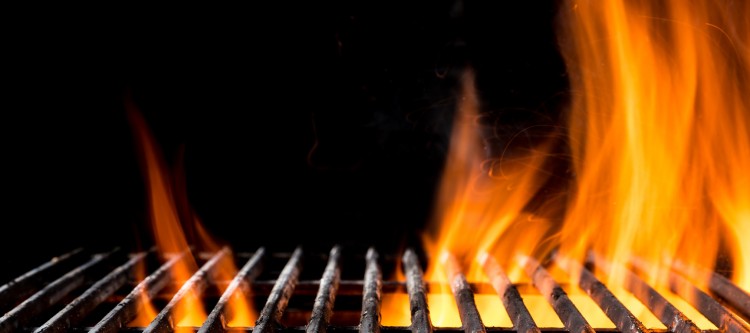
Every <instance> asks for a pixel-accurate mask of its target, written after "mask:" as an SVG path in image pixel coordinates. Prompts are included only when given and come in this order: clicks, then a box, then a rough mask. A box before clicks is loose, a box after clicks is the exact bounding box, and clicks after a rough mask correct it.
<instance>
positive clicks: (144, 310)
mask: <svg viewBox="0 0 750 333" xmlns="http://www.w3.org/2000/svg"><path fill="white" fill-rule="evenodd" d="M133 271H134V276H135V278H136V281H143V280H144V279H146V262H145V261H144V260H141V261H139V262H138V263H137V264H136V265H135V269H134V270H133ZM138 298H139V299H140V301H139V302H140V303H139V304H140V306H139V309H138V311H136V314H135V318H133V320H131V321H130V322H129V323H128V326H132V327H146V326H148V324H149V323H151V321H152V320H154V318H156V315H157V314H158V311H156V308H154V305H153V304H151V299H150V298H149V296H148V290H146V289H145V288H143V289H141V291H140V293H139V294H138Z"/></svg>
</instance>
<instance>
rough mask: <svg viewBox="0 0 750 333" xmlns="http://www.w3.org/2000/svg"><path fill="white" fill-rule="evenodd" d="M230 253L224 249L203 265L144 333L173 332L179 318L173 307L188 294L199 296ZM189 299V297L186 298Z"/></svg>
mask: <svg viewBox="0 0 750 333" xmlns="http://www.w3.org/2000/svg"><path fill="white" fill-rule="evenodd" d="M230 255H231V252H230V251H229V248H227V247H224V248H222V249H221V250H220V251H219V252H217V253H216V254H215V255H214V256H213V257H212V258H211V260H209V261H208V262H206V263H205V264H203V266H201V268H200V269H199V270H198V271H197V272H195V274H193V276H191V277H190V279H188V280H187V282H185V283H184V284H183V285H182V287H180V290H178V291H177V293H175V294H174V296H172V299H171V300H170V301H169V303H167V306H165V307H164V309H162V310H161V312H159V314H158V315H157V316H156V318H155V319H154V320H153V321H152V322H151V324H149V325H148V327H146V329H145V330H143V332H144V333H152V332H153V333H161V332H172V331H174V328H175V325H176V322H177V320H178V319H179V318H174V309H175V307H176V306H177V305H178V304H179V303H180V302H182V300H183V299H184V298H185V297H186V296H188V295H189V294H190V293H194V295H195V296H199V295H200V294H202V293H203V290H205V289H206V286H207V285H208V281H207V277H208V276H209V274H211V271H213V270H214V268H215V267H216V265H217V264H218V263H219V261H221V260H222V259H224V258H225V257H226V256H230ZM188 297H189V296H188Z"/></svg>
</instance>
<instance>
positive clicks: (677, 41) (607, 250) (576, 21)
mask: <svg viewBox="0 0 750 333" xmlns="http://www.w3.org/2000/svg"><path fill="white" fill-rule="evenodd" d="M567 6H568V7H569V12H568V13H567V14H568V15H567V16H566V17H565V29H566V31H565V33H564V37H563V38H562V39H561V42H562V44H563V45H564V46H566V47H564V49H563V54H564V55H565V57H566V62H567V65H568V69H569V72H570V76H571V78H572V82H571V84H572V88H573V91H574V95H573V100H572V107H571V113H570V141H571V142H572V145H571V149H572V152H573V161H574V164H575V169H576V174H577V175H578V180H577V183H576V197H575V199H574V200H573V202H572V203H571V204H570V207H569V213H568V216H567V218H566V221H565V225H564V228H563V231H562V240H561V241H562V244H561V245H562V247H563V249H565V251H566V253H568V254H569V255H573V256H578V258H581V259H582V258H583V256H584V255H585V252H586V251H587V250H588V249H589V248H593V249H594V250H595V251H596V252H598V253H600V254H601V255H604V256H605V257H606V258H607V260H609V261H611V262H616V263H625V262H626V261H627V260H628V259H629V258H630V257H631V256H638V257H640V258H642V259H644V260H646V261H648V262H651V263H653V264H654V265H652V266H651V267H653V269H652V270H650V271H649V272H647V274H646V275H647V278H648V280H649V282H650V283H652V284H663V283H664V282H665V279H666V274H667V273H668V269H669V267H670V266H671V263H672V262H673V261H674V260H678V259H679V260H680V261H682V262H685V263H688V265H690V266H692V267H696V268H698V267H701V268H710V269H712V268H713V267H714V265H715V260H716V257H717V254H718V252H719V251H720V250H722V249H721V248H720V244H721V241H722V240H727V241H730V242H731V244H732V245H733V247H734V248H733V249H732V252H731V253H732V256H733V257H734V258H735V259H736V260H735V272H736V276H735V278H736V281H738V282H739V283H740V284H741V285H743V286H744V287H745V288H747V285H746V284H745V282H742V279H744V278H745V277H744V276H745V275H743V274H746V273H743V272H745V271H746V270H747V268H745V267H747V263H746V261H747V256H748V254H749V253H750V246H748V245H747V244H748V242H746V241H745V242H744V243H743V242H742V241H740V239H741V237H746V235H748V234H750V232H749V231H748V230H749V229H748V225H749V224H748V222H747V219H746V218H747V216H748V214H747V212H748V211H750V208H749V207H750V186H748V185H749V184H750V176H748V173H747V171H746V170H750V136H748V132H747V129H748V121H750V112H749V111H750V104H749V103H748V100H747V91H748V88H750V86H749V85H748V80H749V79H750V62H748V60H749V59H750V58H749V57H748V44H747V41H748V38H750V33H749V32H750V31H749V30H748V24H747V23H746V22H745V21H747V18H746V16H747V13H748V12H750V11H749V10H750V6H748V5H747V3H745V2H737V3H734V2H732V3H722V2H714V1H688V2H687V3H686V2H685V1H570V2H569V3H568V4H567ZM723 229H728V230H730V231H732V232H734V236H732V235H722V234H721V231H722V230H723ZM742 232H744V234H742V236H740V235H741V234H740V233H742ZM743 266H744V267H743ZM610 273H611V274H608V277H609V283H610V284H612V285H622V282H623V281H622V279H623V276H624V275H622V274H617V273H616V272H610ZM706 282H707V280H706V279H705V277H704V278H703V279H699V280H696V283H698V284H699V285H700V286H701V287H705V285H706V284H705V283H706Z"/></svg>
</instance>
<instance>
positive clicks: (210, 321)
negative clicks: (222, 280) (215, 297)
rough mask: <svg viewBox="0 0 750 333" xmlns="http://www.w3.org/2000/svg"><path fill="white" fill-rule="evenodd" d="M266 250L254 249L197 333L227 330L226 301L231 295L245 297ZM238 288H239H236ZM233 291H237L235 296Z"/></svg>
mask: <svg viewBox="0 0 750 333" xmlns="http://www.w3.org/2000/svg"><path fill="white" fill-rule="evenodd" d="M265 253H266V250H265V249H264V248H262V247H261V248H259V249H258V251H255V254H254V255H253V256H252V258H250V260H248V261H247V263H246V264H245V266H243V267H242V269H240V271H239V273H237V275H236V276H235V277H234V279H232V282H231V283H229V286H228V287H227V289H226V290H224V294H222V295H221V298H220V299H219V302H218V303H216V306H214V309H213V310H211V313H210V314H209V315H208V318H206V322H205V323H203V326H202V327H201V328H200V330H199V331H198V333H215V332H226V330H227V321H228V320H227V318H226V313H225V309H226V306H227V303H229V300H230V299H231V298H232V297H247V295H248V294H249V293H250V285H249V284H250V283H251V282H252V281H253V280H255V278H256V277H257V276H258V274H260V271H261V269H262V268H263V267H262V264H261V260H262V259H263V256H264V255H265ZM238 289H239V290H238ZM235 293H239V294H238V295H237V296H235Z"/></svg>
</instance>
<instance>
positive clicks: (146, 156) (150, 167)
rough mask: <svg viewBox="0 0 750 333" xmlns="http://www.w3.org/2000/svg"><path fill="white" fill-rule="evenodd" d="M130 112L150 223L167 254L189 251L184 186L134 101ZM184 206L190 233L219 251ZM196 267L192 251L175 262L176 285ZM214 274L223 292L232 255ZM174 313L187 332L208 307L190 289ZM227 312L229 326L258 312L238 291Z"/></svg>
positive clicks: (248, 321)
mask: <svg viewBox="0 0 750 333" xmlns="http://www.w3.org/2000/svg"><path fill="white" fill-rule="evenodd" d="M129 116H130V120H131V123H132V125H133V129H134V133H135V137H136V139H137V141H138V143H139V147H140V148H141V150H142V155H143V163H144V167H145V168H144V169H145V170H146V172H145V176H146V181H147V183H148V194H149V204H150V208H151V209H150V213H151V226H152V228H153V234H154V238H155V241H156V243H157V246H158V249H159V250H160V251H162V252H164V253H165V254H177V253H183V252H190V251H191V249H190V247H189V246H188V241H187V239H186V237H185V230H183V224H182V223H181V221H180V215H179V214H178V207H177V205H176V204H175V202H180V203H183V205H186V204H187V198H186V193H185V192H184V186H182V187H180V188H181V189H183V191H182V193H175V192H174V189H175V188H176V186H175V184H174V183H173V182H171V181H170V178H169V177H168V175H169V173H168V171H167V168H166V164H165V163H164V161H163V160H162V159H161V154H160V152H159V151H158V147H157V146H156V144H155V141H154V139H153V137H152V136H151V134H150V133H149V131H148V129H147V126H146V122H145V120H144V119H143V117H142V116H141V115H140V113H139V112H138V111H137V110H136V109H135V107H134V106H132V105H129ZM177 185H181V184H177ZM177 199H181V200H177ZM181 208H183V212H184V211H188V212H189V213H190V214H186V215H189V216H190V217H191V218H192V220H193V221H192V222H193V223H192V225H189V226H190V227H192V229H190V230H191V231H195V232H194V233H191V234H195V235H196V236H197V241H198V242H199V244H200V245H201V248H202V249H204V250H206V251H210V252H214V253H216V252H218V251H219V250H220V249H221V247H220V246H219V245H218V244H217V243H216V242H215V241H214V240H213V239H212V237H211V236H210V235H209V234H208V232H206V230H205V228H204V227H203V225H202V224H201V222H200V220H199V219H198V218H197V217H195V216H192V215H194V214H192V212H190V210H189V207H181ZM197 267H198V266H197V263H196V261H195V258H193V257H192V256H190V255H186V256H185V257H184V260H180V261H178V262H177V263H176V264H175V265H173V266H172V269H171V276H172V279H173V280H174V282H175V285H178V286H181V285H183V284H184V283H185V282H187V280H189V279H190V277H191V276H192V275H193V274H194V273H195V272H196V271H197ZM213 274H214V277H215V278H216V280H217V281H220V283H218V284H217V285H218V287H219V289H220V290H219V291H220V292H222V293H223V292H224V290H225V289H226V288H227V286H228V282H229V281H231V280H232V278H233V277H234V276H235V275H236V274H237V267H236V266H235V263H234V260H233V258H232V256H225V257H224V258H223V259H222V260H220V261H219V262H218V263H217V265H216V267H215V268H214V272H213ZM145 297H146V296H145V295H144V298H145ZM144 303H145V304H147V307H150V308H151V309H153V305H151V303H150V301H149V302H144ZM174 315H175V318H176V326H177V327H176V328H175V330H176V331H181V330H184V331H185V332H188V331H189V332H192V330H193V327H199V326H201V325H202V324H203V322H204V321H205V320H206V311H205V308H204V306H203V302H202V300H201V297H200V295H199V294H198V293H197V291H196V290H189V291H188V292H187V293H186V294H185V296H184V297H183V299H182V301H180V302H179V303H178V304H177V306H176V307H175V309H174ZM143 316H144V318H143V319H142V320H145V319H146V318H147V317H149V316H150V317H151V319H153V317H155V315H153V316H152V315H151V314H150V312H149V314H144V315H143ZM226 316H227V318H228V322H227V324H228V325H229V326H242V327H248V326H252V325H253V323H254V321H255V319H256V316H257V315H256V313H255V311H254V309H253V308H252V306H250V303H249V300H248V299H247V297H245V296H244V295H241V293H239V292H238V293H235V295H233V297H231V298H230V301H229V303H228V304H227V308H226ZM139 323H140V321H139Z"/></svg>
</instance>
